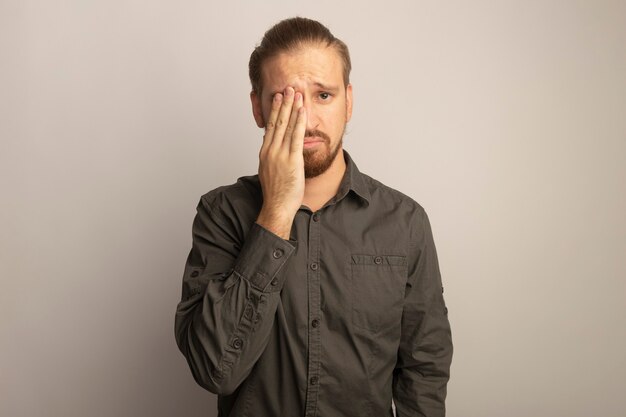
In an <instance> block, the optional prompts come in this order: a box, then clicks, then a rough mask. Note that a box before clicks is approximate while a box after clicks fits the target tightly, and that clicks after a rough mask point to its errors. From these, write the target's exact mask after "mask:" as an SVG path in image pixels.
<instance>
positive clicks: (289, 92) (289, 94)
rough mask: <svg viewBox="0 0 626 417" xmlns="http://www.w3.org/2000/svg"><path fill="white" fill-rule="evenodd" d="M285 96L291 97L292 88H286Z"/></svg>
mask: <svg viewBox="0 0 626 417" xmlns="http://www.w3.org/2000/svg"><path fill="white" fill-rule="evenodd" d="M285 95H286V96H290V97H291V95H293V88H291V87H287V88H286V89H285Z"/></svg>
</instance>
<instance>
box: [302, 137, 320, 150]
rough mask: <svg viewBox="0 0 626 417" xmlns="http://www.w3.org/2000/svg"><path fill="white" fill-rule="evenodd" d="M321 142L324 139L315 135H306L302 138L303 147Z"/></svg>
mask: <svg viewBox="0 0 626 417" xmlns="http://www.w3.org/2000/svg"><path fill="white" fill-rule="evenodd" d="M323 142H324V139H322V138H320V137H317V136H309V137H306V138H304V149H307V148H312V147H314V146H317V145H319V144H320V143H323Z"/></svg>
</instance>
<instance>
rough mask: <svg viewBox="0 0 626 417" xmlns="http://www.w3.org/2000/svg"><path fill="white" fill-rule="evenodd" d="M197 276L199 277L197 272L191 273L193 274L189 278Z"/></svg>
mask: <svg viewBox="0 0 626 417" xmlns="http://www.w3.org/2000/svg"><path fill="white" fill-rule="evenodd" d="M198 275H200V272H198V271H193V272H192V273H191V278H195V277H197V276H198Z"/></svg>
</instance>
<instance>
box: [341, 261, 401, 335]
mask: <svg viewBox="0 0 626 417" xmlns="http://www.w3.org/2000/svg"><path fill="white" fill-rule="evenodd" d="M350 277H351V286H352V288H351V290H352V291H351V293H352V324H353V325H355V326H357V327H360V328H362V329H366V330H369V331H372V332H377V331H379V330H381V329H383V328H386V327H388V326H394V325H399V324H400V320H401V318H402V305H403V300H404V290H405V286H406V279H407V261H406V256H400V255H376V254H352V255H351V256H350Z"/></svg>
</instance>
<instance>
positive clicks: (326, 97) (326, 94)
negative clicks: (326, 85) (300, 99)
mask: <svg viewBox="0 0 626 417" xmlns="http://www.w3.org/2000/svg"><path fill="white" fill-rule="evenodd" d="M330 97H331V96H330V93H320V98H321V99H322V100H324V101H325V100H328V99H329V98H330Z"/></svg>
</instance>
